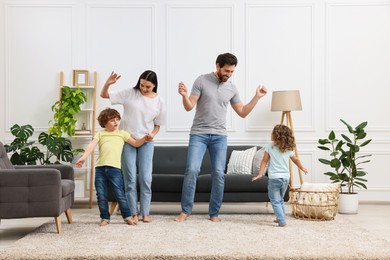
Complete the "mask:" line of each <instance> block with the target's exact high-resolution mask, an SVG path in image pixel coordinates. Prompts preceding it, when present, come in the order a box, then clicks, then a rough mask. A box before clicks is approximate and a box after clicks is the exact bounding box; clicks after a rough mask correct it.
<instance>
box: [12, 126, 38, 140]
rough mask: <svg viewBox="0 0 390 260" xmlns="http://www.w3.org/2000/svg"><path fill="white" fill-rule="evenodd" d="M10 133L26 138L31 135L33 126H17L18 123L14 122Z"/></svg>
mask: <svg viewBox="0 0 390 260" xmlns="http://www.w3.org/2000/svg"><path fill="white" fill-rule="evenodd" d="M11 133H12V134H13V135H14V136H16V137H19V138H21V139H23V140H27V139H28V138H29V137H31V136H32V135H33V133H34V128H33V127H32V126H31V125H22V126H19V125H18V124H15V125H13V126H12V127H11Z"/></svg>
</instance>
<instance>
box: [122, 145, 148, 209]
mask: <svg viewBox="0 0 390 260" xmlns="http://www.w3.org/2000/svg"><path fill="white" fill-rule="evenodd" d="M153 153H154V142H147V143H144V144H143V145H142V146H140V147H138V148H135V147H133V146H131V145H130V144H127V143H126V144H125V146H124V147H123V152H122V170H123V178H124V180H125V193H126V198H127V200H128V202H129V206H130V212H131V215H132V216H133V215H136V214H140V215H142V216H146V215H149V214H150V213H149V212H150V201H151V200H152V170H153ZM137 159H138V175H137ZM137 176H138V177H139V185H140V198H139V201H140V211H138V195H137Z"/></svg>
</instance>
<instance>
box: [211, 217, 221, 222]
mask: <svg viewBox="0 0 390 260" xmlns="http://www.w3.org/2000/svg"><path fill="white" fill-rule="evenodd" d="M210 220H211V221H212V222H221V220H220V219H219V218H218V217H210Z"/></svg>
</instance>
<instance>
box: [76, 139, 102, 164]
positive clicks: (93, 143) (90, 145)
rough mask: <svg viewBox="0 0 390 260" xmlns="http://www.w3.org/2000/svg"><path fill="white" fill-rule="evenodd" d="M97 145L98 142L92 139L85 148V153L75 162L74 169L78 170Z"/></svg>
mask: <svg viewBox="0 0 390 260" xmlns="http://www.w3.org/2000/svg"><path fill="white" fill-rule="evenodd" d="M98 143H99V140H98V139H96V138H94V139H92V142H91V143H90V144H89V145H88V146H87V148H85V152H84V153H83V155H82V156H81V158H80V159H78V160H77V162H76V167H77V168H80V167H81V166H83V164H84V163H85V160H87V158H88V156H89V155H90V154H91V153H92V152H93V151H94V150H95V147H96V145H97V144H98Z"/></svg>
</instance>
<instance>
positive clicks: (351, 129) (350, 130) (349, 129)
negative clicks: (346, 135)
mask: <svg viewBox="0 0 390 260" xmlns="http://www.w3.org/2000/svg"><path fill="white" fill-rule="evenodd" d="M340 121H341V122H342V123H343V124H344V125H346V126H347V128H348V131H349V132H350V133H351V134H353V128H352V126H350V125H349V124H348V123H347V122H345V121H344V120H343V119H340Z"/></svg>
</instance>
